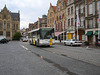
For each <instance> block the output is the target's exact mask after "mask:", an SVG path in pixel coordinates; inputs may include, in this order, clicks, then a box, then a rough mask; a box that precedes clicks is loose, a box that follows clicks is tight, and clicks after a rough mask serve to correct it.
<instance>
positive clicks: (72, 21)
mask: <svg viewBox="0 0 100 75" xmlns="http://www.w3.org/2000/svg"><path fill="white" fill-rule="evenodd" d="M71 25H72V26H73V18H71Z"/></svg>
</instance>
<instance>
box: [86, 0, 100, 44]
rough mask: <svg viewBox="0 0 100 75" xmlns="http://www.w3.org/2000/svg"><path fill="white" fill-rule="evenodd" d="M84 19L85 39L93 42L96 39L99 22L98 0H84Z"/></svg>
mask: <svg viewBox="0 0 100 75" xmlns="http://www.w3.org/2000/svg"><path fill="white" fill-rule="evenodd" d="M85 11H86V12H85V19H86V23H85V25H86V30H85V34H86V38H85V40H86V41H89V43H90V44H94V43H95V41H96V39H98V34H96V33H98V27H99V28H100V24H99V20H98V18H99V0H85Z"/></svg>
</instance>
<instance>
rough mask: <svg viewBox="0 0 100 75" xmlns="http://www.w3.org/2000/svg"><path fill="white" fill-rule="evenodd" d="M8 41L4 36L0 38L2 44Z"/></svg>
mask: <svg viewBox="0 0 100 75" xmlns="http://www.w3.org/2000/svg"><path fill="white" fill-rule="evenodd" d="M8 42H9V40H8V39H6V38H3V39H1V40H0V43H3V44H4V43H8Z"/></svg>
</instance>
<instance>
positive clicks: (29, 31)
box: [28, 28, 39, 33]
mask: <svg viewBox="0 0 100 75" xmlns="http://www.w3.org/2000/svg"><path fill="white" fill-rule="evenodd" d="M38 30H39V28H38V29H34V30H31V31H29V32H28V33H32V32H36V31H38Z"/></svg>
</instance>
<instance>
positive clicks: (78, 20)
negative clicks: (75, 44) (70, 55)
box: [77, 11, 80, 40]
mask: <svg viewBox="0 0 100 75" xmlns="http://www.w3.org/2000/svg"><path fill="white" fill-rule="evenodd" d="M78 26H80V19H79V13H78V11H77V40H78Z"/></svg>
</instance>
